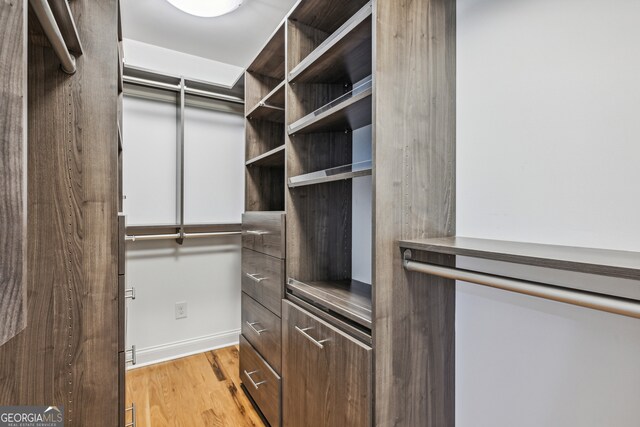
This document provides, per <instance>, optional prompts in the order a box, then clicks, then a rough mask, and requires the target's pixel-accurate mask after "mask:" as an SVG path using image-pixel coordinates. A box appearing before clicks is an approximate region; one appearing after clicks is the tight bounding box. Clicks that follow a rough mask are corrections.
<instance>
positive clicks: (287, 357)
mask: <svg viewBox="0 0 640 427" xmlns="http://www.w3.org/2000/svg"><path fill="white" fill-rule="evenodd" d="M282 325H283V326H282V368H283V372H282V377H283V379H284V381H283V390H282V417H283V418H282V419H283V425H284V426H289V427H300V426H305V427H333V426H339V425H344V426H349V427H369V426H371V425H372V408H373V405H372V390H373V389H372V387H373V385H372V378H371V377H372V375H371V369H372V357H371V353H372V350H371V347H369V346H366V345H365V344H363V343H361V342H359V341H357V340H356V339H354V338H352V337H351V336H348V335H346V334H345V333H343V332H342V331H340V330H338V329H336V328H335V327H334V326H332V325H330V324H329V323H327V322H325V321H323V320H321V319H319V318H318V317H316V316H314V315H312V314H311V313H309V312H307V311H305V310H302V309H300V308H298V307H297V306H295V305H293V304H291V303H289V302H288V301H286V302H284V303H283V307H282Z"/></svg>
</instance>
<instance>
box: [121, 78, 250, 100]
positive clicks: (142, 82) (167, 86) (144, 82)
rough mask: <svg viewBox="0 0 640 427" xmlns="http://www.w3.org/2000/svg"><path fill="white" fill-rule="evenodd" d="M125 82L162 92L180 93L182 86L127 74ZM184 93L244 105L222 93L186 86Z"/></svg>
mask: <svg viewBox="0 0 640 427" xmlns="http://www.w3.org/2000/svg"><path fill="white" fill-rule="evenodd" d="M123 80H124V82H125V83H131V84H136V85H139V86H146V87H151V88H155V89H162V90H170V91H172V92H178V93H179V92H180V84H172V83H165V82H158V81H155V80H150V79H143V78H141V77H134V76H127V75H126V74H125V75H124V76H123ZM184 92H185V93H186V94H188V95H196V96H201V97H204V98H211V99H217V100H220V101H227V102H233V103H235V104H244V100H243V99H242V98H239V97H237V96H231V95H224V94H221V93H215V92H210V91H207V90H202V89H195V88H192V87H189V86H186V85H185V88H184Z"/></svg>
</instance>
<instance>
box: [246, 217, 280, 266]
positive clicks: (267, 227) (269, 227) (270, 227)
mask: <svg viewBox="0 0 640 427" xmlns="http://www.w3.org/2000/svg"><path fill="white" fill-rule="evenodd" d="M284 221H285V214H284V212H246V213H244V214H243V215H242V246H243V247H245V248H248V249H253V250H254V251H257V252H261V253H263V254H267V255H271V256H274V257H276V258H284V257H285V240H284V233H285V227H284Z"/></svg>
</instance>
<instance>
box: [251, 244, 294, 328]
mask: <svg viewBox="0 0 640 427" xmlns="http://www.w3.org/2000/svg"><path fill="white" fill-rule="evenodd" d="M252 276H253V277H252ZM242 291H243V292H246V293H247V294H248V295H250V296H251V297H252V298H253V299H255V300H256V301H258V302H259V303H260V304H262V305H264V306H265V307H266V308H268V309H269V310H271V311H272V312H273V313H275V314H276V315H278V316H280V311H281V306H282V298H283V297H284V260H282V259H281V258H275V257H272V256H270V255H265V254H262V253H260V252H255V251H252V250H250V249H246V248H243V249H242Z"/></svg>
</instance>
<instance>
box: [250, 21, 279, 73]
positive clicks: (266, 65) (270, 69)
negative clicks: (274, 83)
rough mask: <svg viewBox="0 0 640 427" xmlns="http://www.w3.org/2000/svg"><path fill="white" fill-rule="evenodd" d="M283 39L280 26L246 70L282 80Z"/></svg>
mask: <svg viewBox="0 0 640 427" xmlns="http://www.w3.org/2000/svg"><path fill="white" fill-rule="evenodd" d="M284 38H285V37H284V24H282V25H280V26H279V27H278V28H277V29H276V31H275V32H274V33H273V35H272V36H271V38H270V39H269V40H268V41H267V43H266V44H265V46H264V47H263V48H262V49H261V50H260V52H259V53H258V55H257V56H256V58H255V59H254V60H253V62H252V63H251V65H249V67H248V68H247V69H248V70H249V71H251V72H254V73H258V74H262V75H264V76H268V77H271V78H274V79H278V80H284Z"/></svg>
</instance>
